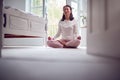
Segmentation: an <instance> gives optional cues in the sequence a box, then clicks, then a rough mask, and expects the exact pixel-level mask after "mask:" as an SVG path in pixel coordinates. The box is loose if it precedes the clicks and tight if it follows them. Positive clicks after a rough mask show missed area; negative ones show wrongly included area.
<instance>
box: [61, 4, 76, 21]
mask: <svg viewBox="0 0 120 80" xmlns="http://www.w3.org/2000/svg"><path fill="white" fill-rule="evenodd" d="M65 7H69V8H70V10H71V13H70V17H69V19H70V21H72V20H73V19H74V17H73V14H72V8H71V6H69V5H65V6H63V9H64V8H65ZM64 20H65V15H64V14H63V16H62V19H61V21H64Z"/></svg>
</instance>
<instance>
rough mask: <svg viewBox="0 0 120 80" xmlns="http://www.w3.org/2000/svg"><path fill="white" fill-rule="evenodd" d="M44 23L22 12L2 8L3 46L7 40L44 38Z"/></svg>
mask: <svg viewBox="0 0 120 80" xmlns="http://www.w3.org/2000/svg"><path fill="white" fill-rule="evenodd" d="M45 25H46V21H45V19H44V18H43V17H39V16H36V15H33V14H30V13H26V12H24V11H22V10H19V9H16V8H11V7H4V8H3V28H2V29H3V30H2V31H3V32H2V33H3V45H7V44H6V43H5V39H7V38H43V39H44V38H45V36H46V30H45V28H46V26H45Z"/></svg>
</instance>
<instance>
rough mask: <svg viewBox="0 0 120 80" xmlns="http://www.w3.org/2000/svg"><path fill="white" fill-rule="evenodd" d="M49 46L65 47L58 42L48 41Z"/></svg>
mask: <svg viewBox="0 0 120 80" xmlns="http://www.w3.org/2000/svg"><path fill="white" fill-rule="evenodd" d="M47 45H48V46H49V47H53V48H63V45H62V44H61V43H60V42H59V41H57V40H48V41H47Z"/></svg>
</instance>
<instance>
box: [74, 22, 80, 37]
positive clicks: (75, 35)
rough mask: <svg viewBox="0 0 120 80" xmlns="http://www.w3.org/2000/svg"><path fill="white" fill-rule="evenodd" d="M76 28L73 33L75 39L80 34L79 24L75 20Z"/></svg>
mask: <svg viewBox="0 0 120 80" xmlns="http://www.w3.org/2000/svg"><path fill="white" fill-rule="evenodd" d="M74 23H75V24H74V29H73V33H74V39H76V38H77V37H78V36H79V31H78V25H77V22H76V21H74Z"/></svg>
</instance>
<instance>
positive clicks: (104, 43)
mask: <svg viewBox="0 0 120 80" xmlns="http://www.w3.org/2000/svg"><path fill="white" fill-rule="evenodd" d="M119 3H120V0H88V30H87V49H88V53H89V54H95V55H101V56H109V57H114V58H120V5H119Z"/></svg>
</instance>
